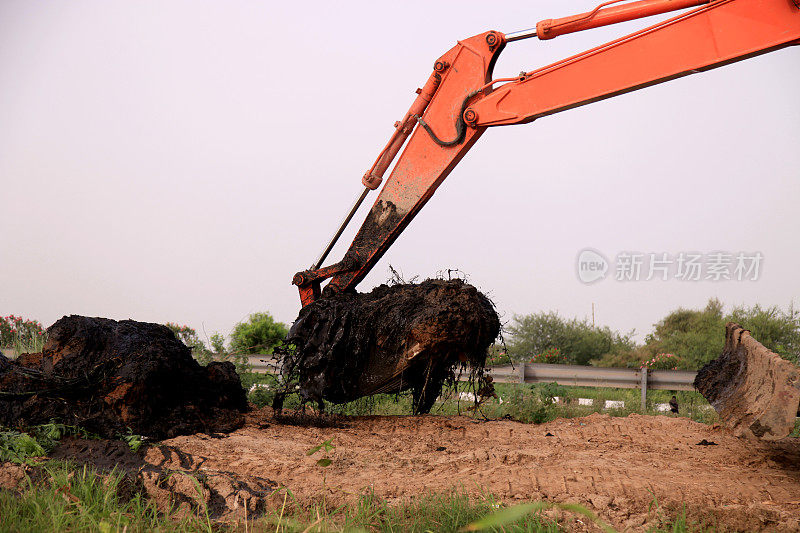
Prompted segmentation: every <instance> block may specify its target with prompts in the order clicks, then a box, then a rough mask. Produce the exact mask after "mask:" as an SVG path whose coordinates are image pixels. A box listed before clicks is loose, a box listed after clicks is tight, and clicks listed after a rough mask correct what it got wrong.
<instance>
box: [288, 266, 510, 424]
mask: <svg viewBox="0 0 800 533" xmlns="http://www.w3.org/2000/svg"><path fill="white" fill-rule="evenodd" d="M499 331H500V321H499V319H498V317H497V313H496V312H495V310H494V306H493V305H492V303H491V302H490V301H489V299H488V298H486V296H484V295H483V294H481V293H480V292H479V291H478V290H477V289H476V288H475V287H473V286H471V285H468V284H466V283H464V282H463V281H461V280H450V281H445V280H427V281H424V282H422V283H420V284H397V285H392V286H388V285H381V286H379V287H376V288H375V289H374V290H373V291H372V292H370V293H368V294H358V293H349V294H341V295H337V296H334V297H330V298H321V299H319V300H317V301H316V302H314V303H312V304H310V305H308V306H306V307H304V308H303V309H302V311H300V316H299V317H298V318H297V320H296V321H295V323H294V325H293V326H292V329H291V330H290V332H289V337H288V343H289V344H292V345H294V346H295V348H296V350H295V351H294V352H289V353H286V354H285V355H284V358H283V367H282V368H283V374H284V375H285V376H289V377H290V378H292V379H293V381H291V385H294V384H295V383H296V384H297V385H299V393H300V396H301V398H302V399H303V400H304V401H316V402H318V403H319V404H320V406H321V402H322V400H323V399H325V400H328V401H330V402H334V403H344V402H348V401H352V400H355V399H357V398H360V397H363V396H369V395H372V394H377V393H395V392H400V391H404V390H411V391H412V393H413V398H414V409H415V411H416V412H427V411H429V410H430V408H431V406H432V405H433V402H434V401H435V400H436V398H437V397H438V396H439V394H440V392H441V389H442V385H443V384H444V382H445V381H446V380H447V379H448V378H453V377H454V375H453V370H454V368H455V367H456V366H457V365H459V364H465V365H466V364H469V365H470V366H471V367H472V368H473V369H482V368H483V366H484V364H485V361H486V349H487V348H488V347H489V345H490V344H491V343H492V342H494V340H495V338H496V337H497V335H498V334H499ZM293 388H294V387H291V388H289V389H287V390H292V389H293ZM281 401H282V400H281V396H279V397H278V403H277V404H276V405H277V406H280V404H281Z"/></svg>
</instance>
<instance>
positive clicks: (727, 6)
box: [293, 0, 800, 306]
mask: <svg viewBox="0 0 800 533" xmlns="http://www.w3.org/2000/svg"><path fill="white" fill-rule="evenodd" d="M696 3H697V2H696V1H695V2H692V1H689V0H686V1H684V0H647V1H645V2H635V3H632V4H627V5H626V6H618V9H617V10H614V11H612V8H609V9H607V10H603V9H597V10H595V13H594V15H593V16H591V17H586V16H585V15H579V16H578V17H577V18H576V17H571V18H572V20H571V21H568V22H565V23H563V24H561V25H560V26H557V25H555V24H551V25H550V28H551V30H550V31H556V32H559V33H558V34H563V33H567V31H566V30H567V29H569V30H570V31H579V30H580V29H586V28H587V27H595V26H596V25H599V24H598V21H604V23H605V24H610V23H612V22H619V21H620V20H629V19H630V18H632V16H631V14H632V13H633V12H632V11H626V10H630V9H634V10H638V11H636V12H638V13H639V16H648V15H652V14H654V13H655V12H665V11H669V10H670V9H676V8H675V6H678V5H680V6H682V7H686V6H687V5H695V4H696ZM605 5H608V4H605ZM667 6H672V7H670V9H667ZM601 8H602V5H601ZM659 10H663V11H659ZM581 17H582V18H581ZM612 19H614V20H613V21H612ZM561 20H562V21H563V20H566V19H561ZM586 24H594V26H585V25H586ZM581 25H584V26H582V27H578V26H581ZM505 44H506V40H505V37H504V36H503V34H501V33H498V32H493V31H492V32H486V33H482V34H479V35H476V36H474V37H470V38H469V39H465V40H463V41H459V42H458V44H457V45H456V46H455V47H453V48H452V49H451V50H450V51H448V52H447V53H446V54H444V55H443V56H442V57H440V58H439V59H438V60H437V61H436V63H435V67H434V72H433V73H432V74H431V76H430V77H429V78H428V81H427V82H426V84H425V86H424V87H423V89H421V90H419V96H418V97H417V99H416V100H415V102H414V104H413V105H412V107H411V109H410V110H409V112H408V113H407V114H406V116H405V118H404V119H403V121H401V122H400V123H399V124H398V125H397V127H396V130H395V132H394V134H393V135H392V138H391V139H390V140H389V143H388V144H387V145H386V147H385V148H384V149H383V151H381V154H380V155H379V156H378V159H377V160H376V162H375V164H374V165H373V166H372V168H371V169H370V170H369V171H368V172H367V174H366V175H365V177H364V179H363V182H364V184H365V185H366V186H367V187H371V186H375V187H377V184H379V183H380V182H381V180H382V176H383V173H384V172H385V171H386V170H387V169H388V167H389V166H390V164H391V161H392V159H393V158H394V156H395V155H396V154H397V153H398V152H399V150H400V148H401V147H402V145H403V144H404V142H405V141H406V138H408V143H407V145H406V147H405V149H404V150H403V152H402V153H401V154H400V156H399V158H398V160H397V163H396V164H395V166H394V168H393V169H392V171H391V173H390V175H389V177H388V178H387V179H386V180H385V182H384V184H383V187H382V189H381V190H380V192H379V195H378V197H377V199H376V201H375V203H374V204H373V206H372V208H371V209H370V212H369V213H368V215H367V218H366V220H365V221H364V223H363V225H362V226H361V228H360V229H359V231H358V233H357V234H356V236H355V238H354V240H353V243H352V244H351V245H350V248H349V249H348V251H347V252H346V254H345V256H344V258H343V259H342V260H341V261H339V262H338V263H335V264H333V265H331V266H328V267H325V268H320V269H316V270H306V271H303V272H298V273H297V274H295V277H294V279H293V283H294V284H295V285H298V288H299V290H300V295H301V301H302V304H303V306H305V305H308V304H309V303H311V302H312V301H314V300H315V299H316V298H317V297H319V296H320V295H321V296H326V295H330V294H335V293H337V292H340V291H346V290H351V289H354V288H355V286H356V285H357V284H358V283H359V282H360V281H361V280H362V279H363V278H364V276H366V275H367V273H368V272H369V271H370V269H371V268H372V267H373V266H374V265H375V263H376V262H377V261H378V260H379V259H380V258H381V256H383V254H384V253H385V252H386V250H387V249H388V248H389V246H391V244H392V243H393V242H394V241H395V239H397V237H398V236H399V235H400V233H401V232H402V231H403V230H404V229H405V228H406V226H407V225H408V224H409V223H410V222H411V220H412V219H413V218H414V216H415V215H416V214H417V213H418V212H419V211H420V209H422V207H423V206H424V205H425V203H426V202H427V201H428V200H429V199H430V198H431V196H432V195H433V193H434V192H435V191H436V189H437V187H438V186H439V185H440V184H441V183H442V181H444V179H445V178H446V177H447V176H448V174H449V173H450V171H452V170H453V168H454V167H455V166H456V164H458V162H459V161H460V160H461V158H462V157H464V155H465V154H466V153H467V152H468V151H469V149H470V148H471V147H472V145H473V144H474V143H475V142H476V141H477V140H478V138H479V137H480V136H481V135H482V134H483V133H484V131H486V129H487V128H488V127H491V126H502V125H511V124H523V123H526V122H531V121H533V120H535V119H536V118H539V117H542V116H545V115H549V114H553V113H557V112H560V111H564V110H567V109H571V108H573V107H577V106H581V105H585V104H588V103H591V102H596V101H598V100H602V99H605V98H610V97H612V96H616V95H619V94H623V93H626V92H629V91H634V90H637V89H641V88H643V87H647V86H650V85H654V84H657V83H662V82H665V81H668V80H671V79H675V78H678V77H681V76H685V75H688V74H692V73H695V72H701V71H704V70H709V69H713V68H717V67H720V66H722V65H726V64H729V63H733V62H735V61H741V60H743V59H747V58H750V57H754V56H757V55H760V54H764V53H767V52H771V51H774V50H778V49H780V48H784V47H786V46H791V45H796V44H800V9H798V7H797V5H796V2H795V0H714V1H712V2H710V3H708V4H705V5H703V6H702V7H700V8H697V9H694V10H692V11H689V12H687V13H684V14H681V15H679V16H677V17H674V18H672V19H670V20H667V21H664V22H660V23H658V24H655V25H653V26H650V27H649V28H646V29H644V30H641V31H638V32H635V33H632V34H630V35H627V36H625V37H622V38H620V39H616V40H614V41H611V42H609V43H606V44H603V45H601V46H598V47H596V48H593V49H591V50H588V51H586V52H583V53H580V54H577V55H575V56H573V57H570V58H567V59H564V60H562V61H559V62H557V63H554V64H552V65H548V66H546V67H543V68H540V69H537V70H534V71H531V72H524V73H521V74H520V75H519V76H517V77H513V78H504V79H498V80H492V79H491V73H492V67H493V65H494V63H495V61H496V60H497V57H498V55H499V53H500V51H501V50H502V49H503V47H504V46H505ZM500 84H502V85H500ZM495 86H497V87H495ZM703 97H706V98H707V97H708V95H698V98H703ZM415 122H419V124H420V125H421V126H422V127H414V126H415ZM412 130H413V131H412ZM327 278H331V281H330V283H328V285H327V286H326V287H325V288H324V289H323V290H322V291H320V282H321V281H323V280H325V279H327Z"/></svg>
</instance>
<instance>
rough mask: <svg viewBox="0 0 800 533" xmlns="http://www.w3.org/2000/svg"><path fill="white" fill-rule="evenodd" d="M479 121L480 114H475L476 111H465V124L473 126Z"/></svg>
mask: <svg viewBox="0 0 800 533" xmlns="http://www.w3.org/2000/svg"><path fill="white" fill-rule="evenodd" d="M477 120H478V114H477V113H476V112H475V110H474V109H467V110H466V111H464V122H467V123H469V124H473V123H474V122H475V121H477Z"/></svg>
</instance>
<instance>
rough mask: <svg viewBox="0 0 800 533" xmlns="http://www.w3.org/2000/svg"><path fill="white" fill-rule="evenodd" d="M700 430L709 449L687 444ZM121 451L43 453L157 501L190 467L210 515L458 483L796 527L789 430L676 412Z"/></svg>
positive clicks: (294, 429) (498, 492)
mask: <svg viewBox="0 0 800 533" xmlns="http://www.w3.org/2000/svg"><path fill="white" fill-rule="evenodd" d="M331 438H332V439H333V442H334V444H335V445H336V449H335V450H334V451H333V452H331V453H330V454H329V457H330V458H331V459H332V461H333V462H332V464H331V465H330V466H329V467H328V468H326V469H325V471H324V474H325V485H324V488H323V471H322V469H321V468H320V467H318V466H317V465H316V461H317V459H319V456H318V455H314V456H307V455H306V451H307V450H308V449H309V448H311V447H312V446H315V445H318V444H320V443H321V442H322V441H324V440H327V439H331ZM704 439H705V440H706V441H710V442H714V443H716V445H710V446H701V445H698V443H699V442H701V441H703V440H704ZM120 446H121V443H119V442H117V441H75V442H68V443H66V444H65V445H64V446H62V447H61V448H59V450H57V451H56V454H55V455H56V456H58V457H60V458H62V459H68V458H69V459H72V460H74V461H76V462H77V463H78V464H81V463H93V464H95V465H97V466H99V467H101V468H110V466H113V465H118V466H120V467H123V469H127V470H130V471H131V472H132V473H133V474H134V475H135V476H136V477H137V479H139V478H141V479H140V485H141V484H143V486H144V488H145V489H146V491H147V493H148V494H151V493H152V494H151V496H152V497H154V498H156V499H157V500H159V501H161V500H164V501H165V502H167V501H170V499H175V498H177V499H178V500H179V501H183V500H186V499H187V497H189V496H191V493H190V491H189V489H191V484H190V483H189V482H188V481H187V482H186V483H184V484H185V485H186V487H183V486H178V485H176V486H175V487H172V486H168V487H165V486H163V479H162V478H165V479H167V478H166V477H165V476H166V475H167V473H170V472H173V473H174V472H183V473H185V474H188V475H197V474H202V476H201V477H202V479H204V481H203V483H204V484H205V485H207V487H206V488H207V492H208V494H207V497H208V500H209V502H210V503H211V504H213V507H214V515H215V516H217V517H221V518H223V517H226V516H227V517H231V516H234V515H236V514H237V513H239V514H241V512H242V510H243V509H242V507H243V506H246V507H248V509H249V512H250V513H251V514H250V516H251V517H252V516H254V513H255V514H257V513H258V512H260V511H263V510H264V509H266V508H270V507H272V506H274V505H275V504H277V505H278V506H280V505H281V503H282V498H283V496H282V494H277V493H275V491H274V488H275V487H279V486H283V487H286V488H288V489H289V490H291V492H292V493H293V494H294V495H295V497H296V498H297V500H298V501H299V502H300V504H303V502H311V501H318V500H319V499H321V498H322V497H323V496H324V497H325V499H326V501H327V502H328V503H330V504H338V503H344V502H346V501H354V500H355V499H356V498H357V497H358V495H359V494H361V493H365V492H369V491H373V492H374V494H375V495H376V496H379V497H382V498H385V499H387V500H389V502H390V503H393V502H399V501H402V500H404V499H407V498H410V497H413V496H418V495H420V494H423V493H426V492H430V491H435V492H446V491H449V490H452V489H458V490H463V491H466V492H467V493H469V494H472V495H481V494H485V493H487V492H489V493H492V494H494V495H495V496H496V497H497V498H499V499H500V500H502V501H504V502H506V503H514V502H517V501H527V500H540V499H541V500H548V501H558V502H577V503H581V504H584V505H586V506H588V507H589V508H592V509H594V510H595V511H597V512H598V513H599V514H600V515H601V516H602V517H603V518H605V519H606V520H608V521H609V522H610V523H612V524H613V525H614V526H616V527H617V528H619V529H621V530H632V531H639V530H644V529H646V528H647V526H649V525H652V524H654V523H655V521H656V520H657V513H658V512H659V511H658V510H657V509H653V504H654V502H656V501H657V502H658V504H659V506H660V512H662V513H665V514H667V515H669V514H674V512H675V511H679V510H680V509H681V508H682V507H683V506H685V509H686V512H687V516H688V517H689V519H692V520H705V521H710V522H711V524H710V525H721V526H724V527H725V528H727V529H732V530H739V531H797V530H800V522H799V521H798V519H800V439H796V438H787V439H783V440H781V441H778V442H771V443H770V442H762V441H754V440H744V439H740V438H736V437H734V436H732V435H731V434H730V432H729V431H727V430H725V429H724V428H721V427H718V426H715V427H711V426H706V425H703V424H699V423H696V422H692V421H690V420H688V419H686V418H672V417H669V416H641V415H636V414H633V415H630V416H627V417H624V418H612V417H610V416H609V415H601V414H594V415H591V416H589V417H584V418H575V419H569V420H566V419H564V420H556V421H554V422H550V423H547V424H542V425H530V424H521V423H518V422H513V421H509V420H498V421H479V420H474V419H471V418H468V417H463V416H462V417H458V416H453V417H445V416H416V417H412V416H394V417H392V416H373V417H353V418H348V419H343V421H342V423H341V424H340V425H339V427H325V428H320V427H302V426H293V425H284V424H280V423H277V422H276V421H275V420H274V418H273V417H272V412H271V410H270V409H262V410H258V411H254V412H252V413H249V414H248V415H247V422H246V425H245V427H243V428H242V429H239V430H237V431H235V432H233V433H230V434H229V435H216V434H215V435H205V434H196V435H189V436H180V437H176V438H173V439H169V440H166V441H163V442H161V443H159V444H157V445H154V446H148V447H147V448H146V450H145V451H144V452H140V453H139V454H132V452H129V451H127V452H126V451H125V450H122V451H120V450H121V448H120ZM122 448H125V449H127V447H125V446H124V445H122ZM123 452H125V453H123ZM120 454H121V455H120ZM128 463H130V464H128ZM142 472H144V473H146V474H147V475H146V476H144V477H142ZM2 473H3V469H2V468H0V474H2ZM11 474H13V472H10V473H9V476H11ZM171 475H172V474H170V476H171ZM9 476H6V477H9ZM12 477H13V476H12ZM167 477H168V476H167ZM1 478H2V476H1V475H0V481H2V479H1ZM9 479H10V478H9ZM169 479H172V478H169ZM175 479H178V480H179V481H180V480H181V479H182V478H175ZM176 483H177V482H176ZM187 487H189V488H187ZM270 487H272V488H270ZM184 493H186V494H184ZM187 494H188V495H189V496H187ZM187 502H188V500H187ZM572 524H573V526H574V525H575V522H573V523H572Z"/></svg>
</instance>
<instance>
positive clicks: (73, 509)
mask: <svg viewBox="0 0 800 533" xmlns="http://www.w3.org/2000/svg"><path fill="white" fill-rule="evenodd" d="M42 469H43V472H42V475H41V476H37V477H39V478H41V479H40V480H39V481H34V480H33V479H31V477H28V478H27V479H26V480H25V481H24V483H23V486H22V487H21V489H22V490H21V491H20V493H18V494H15V493H12V492H10V491H7V490H0V517H2V520H0V532H12V531H14V532H26V531H31V532H34V531H35V532H39V531H100V532H104V533H105V532H108V531H122V530H123V529H126V530H127V531H130V532H136V531H180V530H184V531H209V524H208V523H207V522H203V520H201V519H200V518H199V517H194V516H189V517H186V518H183V519H178V518H177V517H175V516H172V517H169V519H168V520H165V517H163V516H162V515H161V514H160V513H159V512H158V510H157V509H156V507H155V504H154V503H153V502H151V501H148V500H147V499H145V498H143V497H141V496H139V495H135V496H133V498H131V499H130V500H127V501H123V499H122V498H120V495H119V494H120V493H119V488H120V483H121V481H122V476H121V475H120V474H119V473H116V472H114V473H112V474H110V475H107V476H99V475H98V474H97V472H95V471H94V470H93V469H92V468H89V467H86V466H84V467H76V466H74V465H70V464H69V463H60V462H53V461H51V462H47V463H45V464H44V465H43V466H42Z"/></svg>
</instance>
